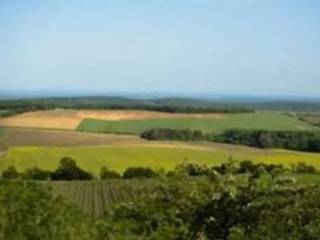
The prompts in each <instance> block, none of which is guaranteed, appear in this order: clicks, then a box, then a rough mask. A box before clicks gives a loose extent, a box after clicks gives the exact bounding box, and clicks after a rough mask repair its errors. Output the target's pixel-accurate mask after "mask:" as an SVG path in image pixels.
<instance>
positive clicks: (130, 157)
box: [0, 143, 320, 174]
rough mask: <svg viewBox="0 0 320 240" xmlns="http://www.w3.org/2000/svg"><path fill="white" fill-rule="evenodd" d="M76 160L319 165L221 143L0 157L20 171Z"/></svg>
mask: <svg viewBox="0 0 320 240" xmlns="http://www.w3.org/2000/svg"><path fill="white" fill-rule="evenodd" d="M65 156H69V157H72V158H74V159H76V160H77V163H78V164H79V166H80V167H82V168H84V169H86V170H89V171H91V172H93V173H95V174H97V173H98V172H99V170H100V168H101V167H102V166H107V167H108V168H110V169H112V170H116V171H118V172H123V171H124V170H125V169H126V168H128V167H134V166H146V167H151V168H153V169H155V170H158V169H165V170H171V169H173V168H174V167H175V166H176V165H177V164H179V163H183V162H186V161H187V162H197V163H199V164H207V165H209V166H211V165H218V164H221V163H222V162H225V161H227V160H228V159H230V158H231V157H232V158H233V159H236V160H239V161H240V160H248V159H249V160H252V161H256V162H264V163H277V164H283V165H286V166H289V165H290V164H294V163H297V162H305V163H306V164H310V165H314V166H316V167H317V168H318V169H320V154H317V153H303V152H294V151H287V150H260V149H255V148H248V147H241V146H228V145H223V144H221V145H220V144H212V145H210V144H205V143H203V144H193V145H192V144H184V145H182V144H178V143H172V146H170V145H168V144H162V143H157V144H152V145H149V144H142V143H141V144H132V145H114V146H113V145H110V146H90V147H83V146H82V147H11V148H10V149H9V150H8V151H7V153H6V154H5V155H2V156H1V157H0V170H3V169H5V168H7V167H9V166H15V167H16V168H17V169H18V170H19V171H22V170H25V169H27V168H31V167H34V166H37V167H40V168H43V169H48V170H53V169H55V168H56V167H57V166H58V163H59V160H60V159H61V158H62V157H65Z"/></svg>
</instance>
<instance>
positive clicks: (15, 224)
mask: <svg viewBox="0 0 320 240" xmlns="http://www.w3.org/2000/svg"><path fill="white" fill-rule="evenodd" d="M89 226H90V222H89V221H87V220H86V219H85V218H84V216H82V214H81V213H80V212H79V211H78V210H77V209H76V208H75V207H74V206H72V205H69V204H66V203H65V202H63V200H62V199H61V198H54V197H52V196H51V194H50V192H49V191H47V190H46V189H45V188H44V187H43V186H42V185H38V184H35V183H30V182H26V181H0V239H27V240H29V239H30V240H31V239H32V240H37V239H39V240H40V239H41V240H42V239H44V240H46V239H89V237H88V235H89V234H90V231H89Z"/></svg>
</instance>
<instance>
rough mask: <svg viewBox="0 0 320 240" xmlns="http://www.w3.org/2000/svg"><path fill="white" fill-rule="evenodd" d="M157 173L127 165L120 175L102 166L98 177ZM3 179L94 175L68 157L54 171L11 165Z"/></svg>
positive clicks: (88, 177) (149, 175)
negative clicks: (20, 168)
mask: <svg viewBox="0 0 320 240" xmlns="http://www.w3.org/2000/svg"><path fill="white" fill-rule="evenodd" d="M156 175H157V173H156V172H155V171H154V170H152V169H151V168H148V167H129V168H127V169H126V170H125V171H124V173H123V174H122V175H121V174H120V173H118V172H116V171H113V170H109V169H108V168H107V167H102V168H101V170H100V173H99V177H100V179H119V178H124V179H130V178H152V177H155V176H156ZM2 178H3V179H22V180H53V181H58V180H63V181H71V180H93V179H95V178H96V177H95V176H94V175H93V174H92V173H90V172H88V171H85V170H83V169H81V168H80V167H79V166H78V165H77V164H76V161H75V160H74V159H72V158H69V157H64V158H62V159H61V160H60V164H59V166H58V168H57V169H56V170H54V171H48V170H43V169H40V168H38V167H33V168H30V169H27V170H25V171H24V172H22V173H20V172H18V171H17V170H16V168H15V167H13V166H11V167H8V168H7V169H5V170H4V171H3V172H2Z"/></svg>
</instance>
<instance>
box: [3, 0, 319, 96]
mask: <svg viewBox="0 0 320 240" xmlns="http://www.w3.org/2000/svg"><path fill="white" fill-rule="evenodd" d="M0 84H1V88H0V89H1V90H0V92H6V91H7V92H18V93H23V92H25V93H26V92H41V93H44V94H45V93H48V94H49V93H69V92H72V93H79V94H82V93H89V94H90V93H92V94H108V93H113V92H132V93H139V92H144V93H147V92H171V93H196V94H229V95H232V94H241V95H301V96H302V95H304V96H305V95H307V96H320V2H319V1H318V0H304V1H301V0H259V1H258V0H224V1H221V0H185V1H182V0H137V1H132V0H77V1H76V0H68V1H65V0H51V1H49V0H46V1H45V0H43V1H42V0H38V1H36V0H28V1H21V0H20V1H19V0H2V1H0Z"/></svg>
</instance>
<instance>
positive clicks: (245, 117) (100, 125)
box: [77, 112, 316, 134]
mask: <svg viewBox="0 0 320 240" xmlns="http://www.w3.org/2000/svg"><path fill="white" fill-rule="evenodd" d="M158 127H160V128H174V129H192V130H202V131H203V132H215V133H221V132H223V131H224V130H226V129H259V130H315V129H316V127H314V126H311V125H310V124H308V123H306V122H303V121H300V120H298V119H295V118H292V117H289V116H287V115H284V114H280V113H276V112H257V113H245V114H225V115H224V117H223V118H218V119H208V118H201V119H191V118H184V119H146V120H120V121H106V120H97V119H85V120H83V121H82V122H81V124H80V125H79V126H78V127H77V130H78V131H83V132H96V133H126V134H129V133H131V134H139V133H141V132H143V131H146V130H149V129H152V128H158Z"/></svg>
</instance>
